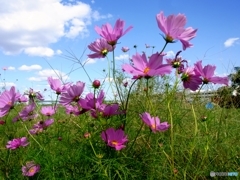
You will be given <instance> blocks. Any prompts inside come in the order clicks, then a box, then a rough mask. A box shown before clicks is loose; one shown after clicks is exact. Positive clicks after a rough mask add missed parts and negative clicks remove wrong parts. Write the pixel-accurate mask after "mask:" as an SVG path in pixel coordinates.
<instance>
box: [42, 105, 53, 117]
mask: <svg viewBox="0 0 240 180" xmlns="http://www.w3.org/2000/svg"><path fill="white" fill-rule="evenodd" d="M41 113H42V114H43V115H45V116H52V115H54V114H55V113H56V110H55V108H54V107H52V106H42V109H41Z"/></svg>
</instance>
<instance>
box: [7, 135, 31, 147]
mask: <svg viewBox="0 0 240 180" xmlns="http://www.w3.org/2000/svg"><path fill="white" fill-rule="evenodd" d="M28 144H29V142H28V141H27V138H26V137H21V138H16V139H13V140H11V141H8V143H7V145H6V148H8V149H17V148H19V147H21V146H22V147H25V146H27V145H28Z"/></svg>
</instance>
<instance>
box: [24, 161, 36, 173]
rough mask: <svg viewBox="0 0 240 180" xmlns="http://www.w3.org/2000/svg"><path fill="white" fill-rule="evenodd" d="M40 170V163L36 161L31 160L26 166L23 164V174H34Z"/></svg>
mask: <svg viewBox="0 0 240 180" xmlns="http://www.w3.org/2000/svg"><path fill="white" fill-rule="evenodd" d="M39 171H40V165H38V164H35V162H34V161H29V162H27V163H26V165H25V166H22V175H23V176H34V175H35V174H36V173H37V172H39Z"/></svg>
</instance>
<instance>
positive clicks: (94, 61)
mask: <svg viewBox="0 0 240 180" xmlns="http://www.w3.org/2000/svg"><path fill="white" fill-rule="evenodd" d="M96 62H97V60H96V59H92V58H87V60H86V61H84V63H83V64H94V63H96Z"/></svg>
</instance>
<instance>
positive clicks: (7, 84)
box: [0, 82, 16, 87]
mask: <svg viewBox="0 0 240 180" xmlns="http://www.w3.org/2000/svg"><path fill="white" fill-rule="evenodd" d="M11 86H16V84H15V83H13V82H0V87H11Z"/></svg>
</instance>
